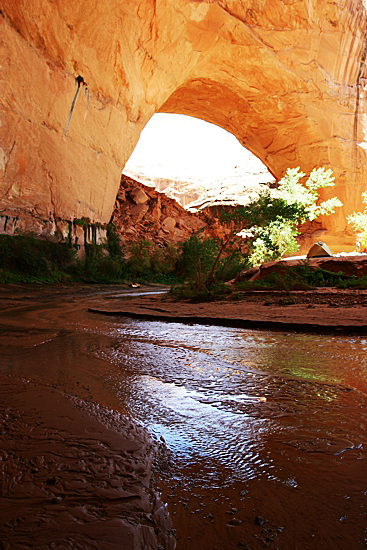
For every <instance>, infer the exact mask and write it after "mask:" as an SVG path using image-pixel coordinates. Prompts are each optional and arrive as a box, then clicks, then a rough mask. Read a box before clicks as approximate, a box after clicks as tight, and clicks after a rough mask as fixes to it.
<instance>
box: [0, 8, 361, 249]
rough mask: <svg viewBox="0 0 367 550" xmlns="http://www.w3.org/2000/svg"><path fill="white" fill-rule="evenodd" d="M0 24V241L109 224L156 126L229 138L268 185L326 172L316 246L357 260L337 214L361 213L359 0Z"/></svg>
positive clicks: (86, 12) (32, 16) (49, 12)
mask: <svg viewBox="0 0 367 550" xmlns="http://www.w3.org/2000/svg"><path fill="white" fill-rule="evenodd" d="M0 15H1V16H0V50H1V60H2V61H1V68H0V80H1V93H0V193H1V195H0V201H1V203H0V204H1V212H2V214H3V220H5V219H7V220H10V221H11V224H9V225H8V226H7V227H8V229H7V228H6V227H1V230H2V231H4V230H5V231H9V227H13V225H14V223H15V225H16V224H17V220H18V219H19V220H26V221H25V222H24V223H23V225H24V226H25V227H28V228H31V227H32V224H33V225H35V226H36V227H37V224H40V223H44V222H45V221H47V222H48V223H51V225H52V224H55V223H56V222H57V220H72V219H74V218H80V217H87V218H90V220H91V221H95V222H102V223H105V222H107V221H108V220H109V218H110V216H111V213H112V210H113V206H114V202H115V198H116V195H117V191H118V188H119V182H120V174H121V170H122V168H123V166H124V164H125V163H126V161H127V160H128V158H129V156H130V155H131V152H132V151H133V149H134V147H135V145H136V143H137V141H138V139H139V135H140V132H141V130H142V129H143V128H144V126H145V125H146V123H147V122H148V121H149V119H150V118H151V116H152V115H153V114H154V113H155V112H157V111H160V112H170V113H182V114H187V115H191V116H195V117H198V118H202V119H205V120H207V121H209V122H212V123H214V124H217V125H219V126H221V127H223V128H225V129H226V130H228V131H229V132H232V133H233V134H234V135H236V137H237V138H238V139H239V141H240V142H241V143H242V144H243V145H244V146H245V147H246V148H248V149H249V150H250V151H252V152H253V153H255V155H257V156H258V157H259V158H260V159H261V160H262V161H263V162H264V164H265V165H266V166H267V167H268V169H269V170H270V171H271V173H272V174H273V175H274V176H275V177H276V178H280V177H281V176H282V175H283V174H284V172H285V170H286V168H287V167H294V166H298V165H300V166H301V167H302V169H303V170H305V171H309V170H310V169H312V168H313V167H315V166H325V167H331V168H332V169H333V170H334V174H335V177H336V186H335V188H334V189H332V190H327V191H325V192H324V193H323V198H328V197H329V196H332V195H335V194H336V195H338V196H339V198H340V199H341V200H342V201H343V202H344V207H343V208H342V209H339V210H338V212H337V213H336V214H335V215H334V216H333V217H330V218H326V219H324V220H321V224H322V228H323V229H327V230H328V235H327V237H325V239H327V240H328V243H329V244H331V246H334V245H336V244H337V246H338V247H341V246H344V247H347V248H348V246H349V247H351V246H352V245H354V236H353V234H352V232H351V229H350V228H349V227H348V226H347V223H346V215H347V214H349V213H350V212H352V211H353V210H358V209H361V192H362V191H363V190H364V186H365V180H366V147H367V140H366V135H367V134H366V131H367V118H366V97H365V96H366V83H367V80H366V21H367V19H366V9H365V6H364V2H363V0H342V1H341V2H339V3H330V2H328V1H327V0H318V1H316V0H310V1H309V2H294V1H293V0H265V1H264V0H261V1H260V0H246V2H240V1H239V0H203V1H197V0H195V1H194V0H191V1H187V0H168V1H167V2H156V1H153V0H141V1H139V2H135V1H134V0H125V1H124V2H121V1H120V0H109V1H108V2H107V1H106V0H92V1H89V2H86V1H85V0H80V1H79V2H77V3H75V2H71V1H70V0H53V1H51V0H48V1H47V2H41V1H40V0H27V1H25V0H3V1H2V6H1V12H0ZM204 146H205V144H203V147H204ZM7 223H8V222H5V221H4V223H3V225H7ZM53 229H55V227H53ZM318 237H319V235H318Z"/></svg>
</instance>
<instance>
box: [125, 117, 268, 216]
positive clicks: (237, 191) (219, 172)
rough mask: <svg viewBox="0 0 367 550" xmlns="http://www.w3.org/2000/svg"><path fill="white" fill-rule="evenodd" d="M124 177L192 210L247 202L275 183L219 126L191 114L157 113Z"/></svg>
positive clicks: (265, 169)
mask: <svg viewBox="0 0 367 550" xmlns="http://www.w3.org/2000/svg"><path fill="white" fill-rule="evenodd" d="M123 174H125V175H127V176H129V177H131V178H133V179H135V180H137V181H140V182H141V183H144V184H145V185H149V186H152V187H155V188H156V190H157V191H160V192H164V193H165V194H167V195H168V196H169V197H171V198H175V199H176V200H177V201H178V202H179V203H180V204H181V206H183V207H184V208H186V209H188V210H191V211H195V210H198V209H200V208H203V207H205V206H209V205H212V204H214V203H217V204H219V203H221V204H229V203H231V204H245V203H247V202H248V200H249V198H252V197H254V196H255V195H257V193H258V192H259V191H260V190H261V188H263V186H264V185H272V184H273V183H274V182H275V180H274V177H273V176H272V174H271V173H270V172H269V171H268V170H267V168H266V166H265V165H264V164H263V163H262V162H261V160H260V159H259V158H257V157H256V156H255V155H254V154H253V153H251V152H250V151H249V150H247V149H246V148H245V147H243V146H242V145H241V144H240V143H239V141H238V140H237V138H236V137H235V136H234V135H233V134H231V133H229V132H227V131H226V130H224V129H223V128H221V127H219V126H217V125H215V124H212V123H209V122H206V121H204V120H202V119H198V118H195V117H193V116H187V115H183V114H173V113H170V114H169V113H156V114H155V115H153V117H152V118H151V119H150V121H149V122H148V124H147V125H146V127H145V128H144V130H143V131H142V134H141V137H140V140H139V142H138V144H137V145H136V147H135V149H134V151H133V153H132V155H131V157H130V159H129V161H128V162H127V163H126V165H125V167H124V170H123Z"/></svg>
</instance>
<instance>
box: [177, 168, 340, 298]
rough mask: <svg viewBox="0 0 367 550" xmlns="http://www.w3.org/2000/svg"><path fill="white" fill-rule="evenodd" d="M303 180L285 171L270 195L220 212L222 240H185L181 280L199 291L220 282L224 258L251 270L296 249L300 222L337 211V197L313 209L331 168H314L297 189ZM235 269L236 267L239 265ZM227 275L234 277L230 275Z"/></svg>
mask: <svg viewBox="0 0 367 550" xmlns="http://www.w3.org/2000/svg"><path fill="white" fill-rule="evenodd" d="M305 175H306V174H305V173H304V172H301V170H300V168H299V167H298V168H288V170H287V171H286V174H285V176H284V177H283V178H282V179H281V180H280V181H279V184H278V188H277V190H276V191H275V193H274V192H273V194H272V193H271V192H270V190H266V191H264V192H262V193H260V194H259V195H258V197H257V198H256V199H255V200H254V201H252V202H251V203H250V204H248V205H246V206H242V207H239V208H236V209H232V210H231V211H228V210H223V211H222V213H221V217H220V220H221V222H222V223H223V224H224V225H226V226H227V234H226V236H225V237H224V238H223V239H221V240H219V239H217V240H212V242H211V241H210V240H208V239H206V240H205V239H204V240H200V239H199V238H198V237H191V238H190V239H189V240H188V241H186V242H185V243H184V245H183V248H182V258H181V261H182V262H183V264H184V265H186V273H185V275H186V278H187V279H188V280H190V281H191V283H192V284H194V285H195V286H196V288H197V289H198V290H200V291H202V290H203V289H204V288H209V287H210V286H212V285H213V284H215V282H216V281H218V280H219V276H218V275H219V274H220V273H221V272H222V273H223V264H225V262H226V260H228V259H229V258H233V257H236V255H237V257H238V255H239V251H241V252H242V258H243V261H246V260H247V261H248V263H249V264H250V265H259V264H261V263H263V262H264V261H270V260H275V259H277V258H280V257H281V256H282V255H283V254H285V253H292V252H295V251H296V250H297V249H298V246H299V245H298V243H297V241H296V236H297V235H298V234H299V230H298V226H299V224H300V223H303V222H305V221H306V220H310V221H312V220H314V219H315V218H316V217H317V216H319V215H320V214H323V215H328V214H332V213H333V212H334V211H335V208H336V207H339V206H342V203H341V202H340V200H339V199H338V198H337V197H333V198H332V199H328V200H326V201H323V202H321V203H319V204H318V201H319V193H318V190H319V189H320V188H323V187H329V186H333V185H334V177H333V176H332V171H331V170H330V169H329V170H326V169H325V168H317V169H316V168H315V169H314V170H312V172H311V173H310V175H309V177H308V179H307V181H306V182H305V185H302V184H301V183H300V180H301V179H302V178H304V177H305ZM244 247H245V248H246V250H245V251H244V250H243V248H244ZM236 265H237V268H238V269H240V268H241V262H237V264H236ZM243 267H244V266H243V262H242V268H243ZM224 271H226V270H224ZM231 273H232V276H233V270H232V272H231Z"/></svg>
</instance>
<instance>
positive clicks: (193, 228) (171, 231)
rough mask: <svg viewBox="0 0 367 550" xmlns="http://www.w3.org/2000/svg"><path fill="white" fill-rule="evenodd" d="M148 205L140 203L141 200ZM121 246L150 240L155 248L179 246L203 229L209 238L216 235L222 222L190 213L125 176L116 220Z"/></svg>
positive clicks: (117, 200) (116, 203) (116, 210)
mask: <svg viewBox="0 0 367 550" xmlns="http://www.w3.org/2000/svg"><path fill="white" fill-rule="evenodd" d="M143 196H145V197H146V201H144V202H138V203H136V200H137V198H138V197H143ZM112 221H113V224H114V225H115V227H116V228H117V231H118V233H119V236H120V239H121V242H122V243H123V244H127V243H129V242H139V241H141V240H142V239H144V240H148V241H150V242H152V243H154V244H155V245H162V246H163V245H165V244H166V243H167V242H172V243H178V242H180V241H184V240H185V239H187V238H188V237H190V235H194V234H195V233H197V232H198V231H199V229H201V230H202V231H203V234H204V235H205V236H212V235H215V234H216V233H215V230H216V228H217V226H219V222H218V220H217V219H215V218H214V217H213V216H210V214H209V213H202V214H200V215H196V214H193V213H191V212H187V211H186V210H185V209H184V208H182V206H181V205H180V204H178V202H176V201H175V200H174V199H170V198H169V197H166V196H165V195H164V194H163V193H159V192H158V191H155V190H154V189H152V188H151V187H147V186H145V185H144V184H142V183H140V182H138V181H135V180H133V179H132V178H129V177H127V176H125V175H124V174H123V175H122V177H121V187H120V190H119V193H118V195H117V198H116V202H115V207H114V210H113V217H112Z"/></svg>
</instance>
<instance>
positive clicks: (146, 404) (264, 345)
mask: <svg viewBox="0 0 367 550" xmlns="http://www.w3.org/2000/svg"><path fill="white" fill-rule="evenodd" d="M109 335H110V337H112V338H113V345H112V346H111V347H109V348H103V349H100V348H99V349H96V350H95V353H96V354H97V355H98V356H99V357H101V358H104V359H107V360H108V361H110V362H113V363H114V364H115V365H116V366H118V367H119V368H120V369H121V370H120V372H121V373H122V372H123V381H121V380H120V377H119V375H116V374H114V375H113V377H112V378H113V379H112V382H113V384H114V386H115V391H116V393H117V394H118V395H120V397H121V399H122V400H124V401H125V402H127V403H128V407H129V409H130V410H132V411H133V413H134V415H135V416H137V417H138V418H139V419H141V420H142V422H143V423H144V424H145V425H147V426H149V427H150V429H152V430H153V431H154V432H155V433H156V434H157V435H158V436H163V437H164V438H165V439H166V441H167V442H168V444H169V446H170V448H171V449H172V450H173V451H174V452H175V453H176V455H177V456H178V457H179V459H180V461H181V462H182V463H185V461H186V463H187V464H189V463H192V462H195V460H198V459H202V458H204V459H205V460H206V461H207V463H208V464H209V463H213V464H214V463H221V464H222V465H223V466H225V467H226V468H229V469H230V473H229V476H230V478H231V479H232V480H241V481H245V480H249V479H252V478H254V477H258V478H259V477H263V476H265V477H266V478H268V479H272V480H276V479H282V478H283V477H284V476H283V474H282V470H283V468H284V460H279V456H277V452H275V451H274V445H275V444H274V438H276V439H277V441H278V443H277V445H278V444H279V442H281V447H283V449H284V445H287V446H289V447H292V448H293V449H296V450H297V456H298V458H299V456H300V455H302V454H303V453H306V452H307V453H308V454H309V453H324V454H329V455H332V456H338V455H341V454H343V453H346V452H348V451H358V453H359V456H360V457H361V456H362V457H365V451H366V449H365V443H364V439H363V435H362V433H361V425H365V422H366V421H367V413H366V411H367V408H366V405H367V399H366V396H365V394H364V393H363V390H364V389H365V388H366V377H365V372H366V361H365V357H364V353H365V351H364V350H365V347H366V341H365V339H363V338H348V337H340V338H339V337H338V338H336V337H329V336H324V335H300V334H295V333H286V334H282V333H276V332H260V331H251V330H238V329H231V328H221V327H211V326H202V325H200V326H188V325H180V324H175V323H173V324H168V323H161V322H149V323H148V322H142V321H132V320H126V321H124V322H123V324H121V320H118V321H117V320H116V322H115V324H114V325H113V324H111V326H110V328H109ZM361 358H363V360H361ZM356 382H358V386H357V384H356ZM354 386H357V387H358V389H354ZM270 439H271V440H272V442H271V443H270ZM281 452H283V451H281ZM316 463H319V459H318V458H317V459H316ZM287 479H288V478H287Z"/></svg>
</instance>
